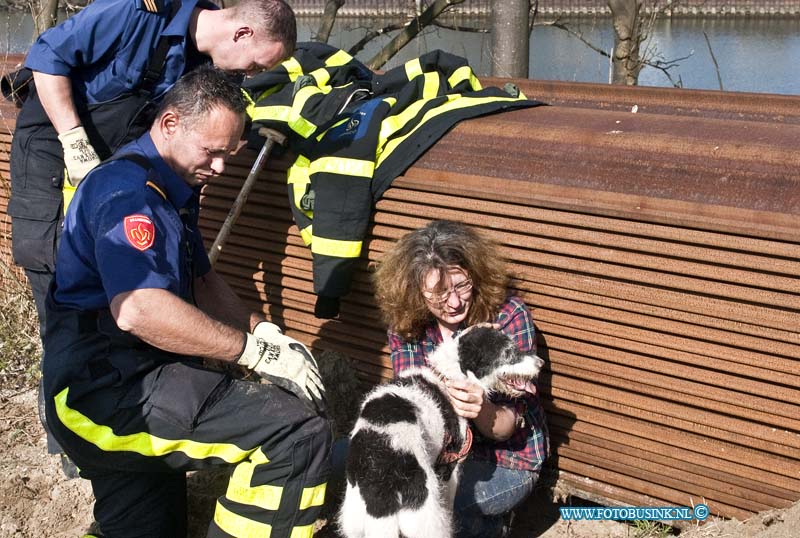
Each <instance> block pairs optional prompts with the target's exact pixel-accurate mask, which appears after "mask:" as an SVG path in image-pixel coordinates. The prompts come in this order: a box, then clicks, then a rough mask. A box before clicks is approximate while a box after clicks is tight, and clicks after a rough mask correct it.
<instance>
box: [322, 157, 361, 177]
mask: <svg viewBox="0 0 800 538" xmlns="http://www.w3.org/2000/svg"><path fill="white" fill-rule="evenodd" d="M309 172H310V173H311V174H316V173H319V172H327V173H329V174H340V175H343V176H358V177H365V178H370V179H371V178H372V174H373V173H374V172H375V162H373V161H365V160H362V159H348V158H345V157H320V158H319V159H317V160H315V161H313V162H312V163H311V167H310V170H309Z"/></svg>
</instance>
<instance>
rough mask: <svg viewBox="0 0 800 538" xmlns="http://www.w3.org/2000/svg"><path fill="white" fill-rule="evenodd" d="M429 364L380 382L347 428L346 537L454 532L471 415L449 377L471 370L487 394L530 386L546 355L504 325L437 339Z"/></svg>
mask: <svg viewBox="0 0 800 538" xmlns="http://www.w3.org/2000/svg"><path fill="white" fill-rule="evenodd" d="M429 363H430V364H431V368H410V369H408V370H406V371H403V372H401V373H400V374H399V376H398V378H397V379H395V380H394V381H393V382H392V383H389V384H385V385H381V386H378V387H376V388H375V389H373V390H372V392H370V393H369V394H368V395H367V396H366V398H365V400H364V403H363V404H362V405H361V411H360V415H359V417H358V420H357V422H356V424H355V426H354V427H353V431H352V432H351V433H350V451H349V453H348V456H347V487H346V491H345V498H344V502H343V503H342V508H341V511H340V513H339V527H340V529H341V531H342V532H343V533H344V535H345V536H346V537H347V538H376V537H381V538H384V537H385V538H389V537H399V536H401V535H402V536H404V537H406V538H444V537H449V536H452V532H453V528H452V527H453V522H452V508H453V500H454V496H455V491H456V486H457V485H458V467H459V465H460V462H461V460H463V458H464V457H465V456H466V453H467V451H468V450H469V446H470V441H471V434H470V431H469V427H468V425H467V421H466V420H465V419H463V418H461V417H459V416H458V415H457V414H456V412H455V410H454V409H453V406H452V404H451V403H450V399H449V396H448V394H447V389H446V388H445V385H444V382H443V380H444V379H457V378H464V377H465V376H466V377H469V378H470V379H473V380H477V381H478V382H479V383H480V384H481V385H483V387H484V389H485V390H486V391H487V393H503V394H507V395H509V396H512V397H518V396H521V395H522V394H523V393H524V392H525V391H532V390H533V387H532V383H533V379H535V378H536V376H537V375H538V374H539V370H540V369H541V367H542V365H543V361H542V360H541V359H540V358H539V357H537V356H535V355H524V354H522V353H521V352H520V351H519V350H518V349H517V347H516V346H515V345H514V342H513V340H511V338H509V337H508V336H506V335H505V334H503V333H502V332H500V331H498V330H495V329H491V328H485V327H474V328H472V329H470V330H467V331H465V332H464V333H463V334H462V335H460V336H459V337H457V338H456V339H454V340H452V341H448V342H445V343H443V344H442V345H440V346H439V347H438V348H436V350H435V351H434V353H433V354H431V356H430V357H429Z"/></svg>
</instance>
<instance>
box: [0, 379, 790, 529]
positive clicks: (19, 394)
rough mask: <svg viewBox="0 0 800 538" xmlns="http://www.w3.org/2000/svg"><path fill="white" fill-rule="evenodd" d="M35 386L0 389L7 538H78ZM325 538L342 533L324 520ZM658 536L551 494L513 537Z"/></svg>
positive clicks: (76, 511)
mask: <svg viewBox="0 0 800 538" xmlns="http://www.w3.org/2000/svg"><path fill="white" fill-rule="evenodd" d="M35 399H36V393H35V391H34V390H31V389H26V390H21V391H8V390H5V391H0V447H2V453H1V454H0V473H2V477H3V480H0V506H2V512H1V513H0V538H6V537H7V538H12V537H13V538H27V537H30V538H34V537H36V538H39V537H44V536H46V537H52V538H61V537H64V538H67V537H70V538H73V537H78V536H81V535H82V534H83V532H85V531H86V530H87V529H88V528H89V526H90V525H91V523H92V521H93V518H92V504H93V498H92V492H91V488H90V486H89V483H88V482H87V481H85V480H81V479H76V480H67V479H66V478H65V477H64V475H63V474H62V472H61V464H60V461H59V459H58V457H57V456H51V455H47V454H46V449H45V436H44V431H43V429H42V427H41V424H40V423H39V420H38V416H37V414H36V406H35ZM225 481H226V476H225V475H224V474H223V473H196V474H193V475H192V476H190V478H189V490H190V498H189V511H190V527H189V528H190V536H191V537H201V536H204V535H205V528H206V527H207V525H208V521H209V520H210V518H211V516H212V513H213V507H214V500H215V498H216V497H217V496H218V495H219V494H220V493H222V491H224V487H225ZM321 527H322V528H321V529H320V531H319V532H318V533H317V535H318V536H319V537H320V538H335V537H336V536H337V535H336V534H335V532H333V529H332V528H331V526H329V525H321ZM643 536H655V535H654V534H650V535H648V534H643V533H642V531H641V530H640V529H636V528H634V527H632V526H630V525H625V524H621V523H616V522H611V521H601V522H586V521H581V522H573V523H569V524H568V523H567V522H565V521H563V520H561V519H560V518H559V516H558V505H556V504H555V503H553V502H552V501H551V500H550V499H549V498H548V497H547V493H546V492H544V491H543V492H540V493H539V494H538V495H537V496H535V497H532V498H531V499H530V500H529V501H528V502H527V503H526V504H525V506H523V507H522V509H521V510H519V513H518V517H517V519H516V523H515V526H514V532H513V535H512V538H533V537H543V538H590V537H592V538H626V537H630V538H633V537H639V538H643ZM680 536H681V537H682V538H723V537H724V538H740V537H741V538H744V537H747V538H794V537H797V536H800V504H795V505H794V506H793V507H792V508H789V509H787V510H772V511H769V512H764V513H762V514H758V515H756V516H754V517H753V518H751V519H750V520H748V521H745V522H738V521H719V520H715V521H711V522H709V523H708V524H706V525H703V526H702V527H698V528H693V529H688V530H687V531H684V532H682V533H680Z"/></svg>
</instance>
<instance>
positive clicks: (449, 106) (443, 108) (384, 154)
mask: <svg viewBox="0 0 800 538" xmlns="http://www.w3.org/2000/svg"><path fill="white" fill-rule="evenodd" d="M447 97H448V101H447V102H446V103H442V104H441V105H439V106H437V107H436V108H433V109H431V110H429V111H427V112H426V113H425V115H424V116H422V119H421V120H420V121H419V122H418V123H417V124H416V125H415V126H414V128H413V129H411V130H410V131H409V132H407V133H406V134H404V135H403V136H401V137H398V138H395V139H393V140H391V141H390V142H388V143H386V146H385V147H383V148H382V150H381V149H380V148H381V147H382V145H383V144H384V143H385V141H384V139H383V138H381V140H380V141H379V142H380V146H379V152H380V156H379V157H378V162H377V165H376V166H375V168H378V167H380V165H381V164H382V163H383V161H384V160H386V159H387V158H388V157H389V155H391V153H392V152H393V151H394V150H395V149H397V146H399V145H400V144H402V143H403V140H405V139H406V138H408V137H409V136H411V135H412V134H414V133H415V132H416V131H417V129H420V128H421V127H424V126H425V124H426V123H427V122H428V121H429V120H431V119H433V118H435V117H436V116H438V115H439V114H444V113H446V112H450V111H452V110H458V109H459V108H469V107H471V106H478V105H482V104H484V103H496V102H498V101H520V100H524V98H517V97H508V98H505V97H464V96H463V95H460V94H452V95H448V96H447ZM409 108H410V107H409ZM381 134H383V133H381Z"/></svg>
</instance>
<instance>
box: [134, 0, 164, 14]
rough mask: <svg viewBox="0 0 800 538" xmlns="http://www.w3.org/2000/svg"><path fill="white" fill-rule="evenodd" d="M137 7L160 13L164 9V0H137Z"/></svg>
mask: <svg viewBox="0 0 800 538" xmlns="http://www.w3.org/2000/svg"><path fill="white" fill-rule="evenodd" d="M138 4H139V5H138V7H139V9H141V10H143V11H147V12H150V13H161V12H163V11H164V0H138Z"/></svg>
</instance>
